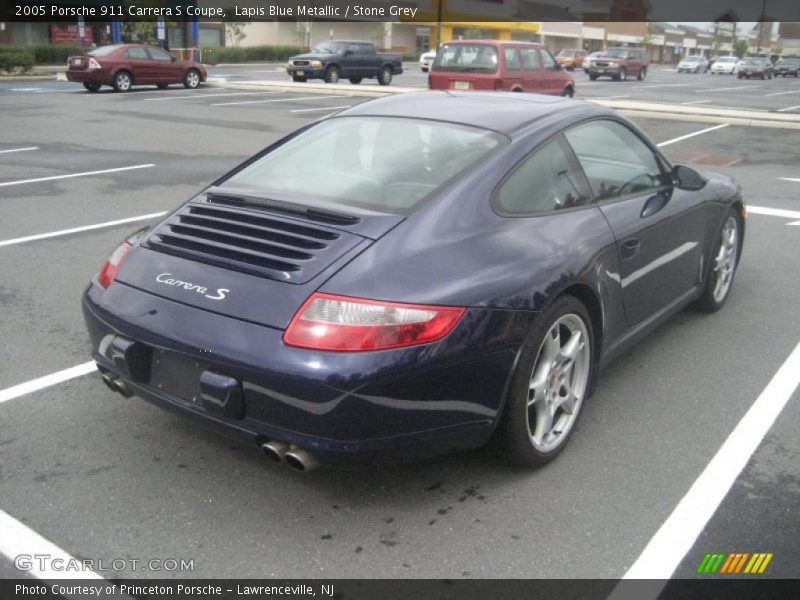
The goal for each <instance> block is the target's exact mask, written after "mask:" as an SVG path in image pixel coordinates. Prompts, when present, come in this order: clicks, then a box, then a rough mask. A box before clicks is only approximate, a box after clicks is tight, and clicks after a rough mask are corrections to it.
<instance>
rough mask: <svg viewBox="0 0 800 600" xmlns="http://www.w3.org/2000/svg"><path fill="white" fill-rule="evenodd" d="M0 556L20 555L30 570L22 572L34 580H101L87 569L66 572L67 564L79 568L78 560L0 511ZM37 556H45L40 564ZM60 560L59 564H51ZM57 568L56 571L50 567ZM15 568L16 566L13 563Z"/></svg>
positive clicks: (12, 556)
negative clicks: (0, 534)
mask: <svg viewBox="0 0 800 600" xmlns="http://www.w3.org/2000/svg"><path fill="white" fill-rule="evenodd" d="M0 531H2V532H3V535H2V537H0V553H2V554H3V555H5V556H6V557H7V558H8V559H9V560H11V561H12V562H14V560H15V559H16V558H17V557H18V556H20V555H23V556H25V557H26V559H27V560H26V562H27V561H30V566H31V570H30V571H24V572H25V573H27V574H28V575H33V576H34V577H36V578H38V579H45V580H53V581H57V580H60V579H91V580H98V579H99V580H101V581H105V579H103V578H102V577H100V575H98V574H97V573H95V572H94V571H91V570H89V569H86V570H82V569H70V568H67V567H68V566H70V565H80V564H82V563H81V561H80V560H79V559H77V558H75V557H73V556H71V555H70V554H69V553H67V552H65V551H64V550H62V549H61V548H59V547H58V546H56V545H55V544H54V543H53V542H51V541H50V540H48V539H45V538H43V537H42V536H41V535H39V534H38V533H36V532H35V531H34V530H33V529H31V528H30V527H28V526H27V525H25V524H24V523H22V522H21V521H18V520H17V519H15V518H14V517H12V516H11V515H9V514H8V513H7V512H5V511H3V510H0ZM39 557H42V558H44V557H47V560H46V561H45V560H42V561H41V562H40V560H39ZM56 560H60V561H61V562H60V563H57V562H54V561H56ZM54 564H55V565H59V566H60V569H59V570H56V569H54V568H53V565H54ZM14 566H15V567H16V566H17V565H16V563H15V564H14Z"/></svg>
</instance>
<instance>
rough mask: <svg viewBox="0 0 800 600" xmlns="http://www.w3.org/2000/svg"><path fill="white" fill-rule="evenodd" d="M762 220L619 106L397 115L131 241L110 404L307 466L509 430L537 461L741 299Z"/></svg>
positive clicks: (287, 150)
mask: <svg viewBox="0 0 800 600" xmlns="http://www.w3.org/2000/svg"><path fill="white" fill-rule="evenodd" d="M500 48H501V49H503V50H504V49H505V48H506V46H501V47H500ZM445 54H446V55H447V53H445ZM744 217H745V208H744V204H743V200H742V196H741V188H740V187H739V186H738V185H737V184H736V183H735V182H734V181H733V180H732V179H730V178H729V177H727V176H725V175H719V174H713V173H700V172H698V171H695V170H693V169H690V168H688V167H684V166H673V165H671V164H670V162H669V161H668V159H667V158H666V157H665V156H664V155H663V154H662V153H661V151H660V150H659V149H658V148H657V147H656V145H655V144H654V143H653V142H652V141H650V139H649V138H648V137H647V136H646V135H644V134H643V133H642V132H641V131H640V130H639V129H638V128H637V127H636V126H635V125H634V124H632V123H631V122H630V121H628V120H626V119H624V118H623V117H621V116H619V115H617V114H616V113H615V112H613V111H612V110H610V109H608V108H605V107H601V106H599V105H596V104H592V103H588V102H579V101H576V100H570V99H566V98H553V97H545V96H541V95H537V94H508V93H492V92H458V91H448V92H419V93H416V94H413V95H412V94H400V95H392V96H387V97H384V98H380V99H376V100H373V101H370V102H364V103H362V104H359V105H357V106H355V107H353V108H350V109H346V110H343V111H341V112H339V113H336V114H335V115H334V116H333V117H330V118H326V119H322V120H320V121H317V122H315V123H313V124H310V125H304V127H303V128H302V129H301V130H299V131H297V132H294V133H291V134H289V135H288V136H287V137H286V138H284V139H282V140H279V141H278V142H275V143H272V142H271V145H270V146H269V147H268V148H267V149H265V150H264V151H262V152H260V153H259V154H257V155H256V156H255V157H253V158H252V159H249V160H247V161H245V162H244V163H243V164H242V165H239V166H237V167H235V168H234V169H233V170H232V171H230V172H229V173H227V174H225V175H223V176H222V177H220V178H219V179H217V180H216V181H215V182H214V184H212V186H211V187H208V188H206V189H204V190H202V191H201V192H200V193H198V194H196V195H194V196H193V197H192V198H191V199H190V200H189V201H188V202H186V203H185V204H183V205H182V206H180V207H178V208H177V210H175V211H172V212H171V213H170V214H169V216H167V217H165V218H163V219H162V220H161V221H160V222H158V223H157V224H155V225H154V226H152V227H151V228H149V229H145V230H141V231H139V232H137V233H135V234H134V235H132V236H131V237H129V238H128V239H127V240H125V241H124V242H123V243H122V244H121V245H120V246H119V247H118V248H117V249H116V250H115V251H114V252H113V253H112V254H111V256H110V257H109V258H108V260H107V261H106V262H105V263H104V264H103V266H102V268H101V269H100V272H99V273H98V275H97V276H95V277H94V278H93V279H92V281H91V284H90V285H89V287H88V288H87V290H86V292H85V294H84V297H83V311H84V316H85V320H86V324H87V327H88V331H89V337H90V339H91V352H92V357H93V358H94V360H96V361H97V365H98V368H99V370H100V373H101V375H102V380H103V382H104V383H105V384H106V385H107V386H108V387H110V388H111V389H113V390H115V392H119V393H122V394H124V395H131V394H135V395H137V396H140V397H142V398H145V399H147V400H149V401H151V402H153V403H155V404H157V405H159V406H162V407H164V408H168V409H170V410H172V411H175V412H177V413H180V414H183V415H186V416H189V417H193V418H194V419H196V420H197V421H198V422H200V423H203V424H205V425H207V426H209V427H211V428H214V429H216V430H218V431H224V432H230V433H232V434H234V435H238V436H240V437H242V438H244V439H247V440H250V441H251V443H252V444H253V447H254V448H255V447H256V446H260V447H261V448H262V449H263V451H264V452H265V453H266V455H267V456H268V457H269V458H270V459H271V460H274V461H276V462H281V463H284V464H286V465H288V466H290V467H292V468H294V469H296V470H299V471H303V470H309V469H311V468H312V467H313V466H314V465H315V464H316V463H318V462H320V463H322V462H328V461H330V462H336V461H354V460H369V461H371V460H377V459H378V458H386V457H387V456H393V457H395V456H402V457H419V456H426V455H430V454H438V453H444V452H449V451H452V450H456V449H464V448H470V447H476V446H480V445H481V444H483V443H485V442H486V441H487V440H489V439H490V438H491V437H492V436H496V437H497V440H498V443H499V446H500V447H502V448H504V452H505V456H506V458H507V459H508V460H509V461H513V462H515V463H518V464H521V465H525V466H528V467H531V466H536V465H541V464H543V463H546V462H548V461H550V460H551V459H553V458H554V457H555V456H556V455H557V454H558V453H559V452H560V451H561V450H562V449H563V447H564V445H565V444H566V442H567V440H568V439H569V437H570V435H571V434H572V433H573V431H574V430H575V424H576V422H577V420H578V418H579V415H580V413H581V409H582V408H583V405H584V404H585V403H586V401H587V399H588V398H589V396H590V395H591V393H592V390H593V389H594V387H595V384H596V381H597V374H598V371H599V369H600V368H602V367H604V366H605V365H607V364H608V363H609V362H610V361H611V360H613V359H614V358H615V357H618V356H620V355H622V354H623V353H624V352H625V351H626V350H627V349H629V348H630V347H631V346H632V345H633V344H634V343H635V342H636V341H638V340H640V339H641V338H642V337H643V336H644V335H645V334H646V333H648V332H650V331H652V330H653V329H654V328H655V327H656V326H658V325H659V324H661V323H663V322H664V321H665V320H667V319H668V318H669V317H670V316H671V315H674V314H675V313H677V312H678V311H680V310H681V309H682V308H683V307H685V306H687V305H688V304H690V303H692V302H696V303H698V305H699V306H700V307H701V308H703V309H705V310H708V311H715V310H718V309H720V308H721V307H722V306H723V305H724V304H725V302H726V300H727V299H728V297H729V295H730V291H731V285H732V282H733V278H734V274H735V271H736V266H737V264H738V261H739V256H740V253H741V250H742V241H743V236H744V227H745V220H744ZM709 326H711V325H708V324H706V326H705V327H706V328H707V327H709ZM663 385H665V386H668V385H669V382H668V381H665V382H663ZM628 400H629V401H631V402H635V401H636V398H628ZM692 401H693V399H691V398H683V399H681V398H676V399H675V405H674V406H672V407H670V410H672V411H678V412H680V411H681V410H682V408H683V407H682V404H681V403H682V402H687V403H689V404H691V402H692ZM587 425H588V426H592V427H594V426H600V425H602V419H593V422H592V423H588V424H587ZM176 432H177V433H178V435H180V431H179V430H176ZM198 439H199V438H198ZM111 443H114V442H113V440H109V444H111ZM198 452H200V453H201V454H202V451H200V450H198Z"/></svg>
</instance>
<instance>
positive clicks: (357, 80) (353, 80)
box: [350, 77, 363, 85]
mask: <svg viewBox="0 0 800 600" xmlns="http://www.w3.org/2000/svg"><path fill="white" fill-rule="evenodd" d="M362 79H363V78H362V77H351V78H350V83H352V84H354V85H358V84H359V83H361V80H362Z"/></svg>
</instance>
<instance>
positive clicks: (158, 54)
mask: <svg viewBox="0 0 800 600" xmlns="http://www.w3.org/2000/svg"><path fill="white" fill-rule="evenodd" d="M147 52H149V53H150V58H152V59H153V60H163V61H170V60H172V57H171V56H170V55H169V52H167V51H166V50H162V49H161V48H148V49H147Z"/></svg>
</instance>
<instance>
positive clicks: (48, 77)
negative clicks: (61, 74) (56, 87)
mask: <svg viewBox="0 0 800 600" xmlns="http://www.w3.org/2000/svg"><path fill="white" fill-rule="evenodd" d="M55 78H56V76H55V75H9V76H5V75H4V76H2V77H0V81H47V80H51V81H52V80H54V79H55Z"/></svg>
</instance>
